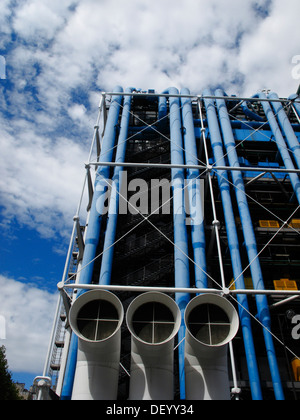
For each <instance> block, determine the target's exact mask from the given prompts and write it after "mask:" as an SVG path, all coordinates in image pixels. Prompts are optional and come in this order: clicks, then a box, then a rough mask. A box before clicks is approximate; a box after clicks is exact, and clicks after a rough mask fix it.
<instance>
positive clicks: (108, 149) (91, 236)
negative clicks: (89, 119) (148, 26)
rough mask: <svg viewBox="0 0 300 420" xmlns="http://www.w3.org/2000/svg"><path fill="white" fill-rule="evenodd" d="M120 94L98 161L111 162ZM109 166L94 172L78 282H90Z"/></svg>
mask: <svg viewBox="0 0 300 420" xmlns="http://www.w3.org/2000/svg"><path fill="white" fill-rule="evenodd" d="M115 92H120V93H122V92H123V89H122V88H121V87H117V88H115ZM121 102H122V96H115V97H114V98H113V101H112V103H111V105H110V108H109V114H108V118H107V123H106V128H105V134H104V138H103V142H102V150H101V154H100V159H99V160H100V162H111V161H112V158H113V155H114V146H115V142H116V135H117V129H118V119H119V114H120V106H121ZM109 173H110V168H109V167H108V166H103V167H101V166H100V167H99V168H98V170H97V174H96V181H95V188H94V196H93V201H92V207H91V213H90V218H89V225H88V228H87V234H86V239H85V248H84V254H83V261H82V271H81V277H80V282H81V283H82V284H90V283H91V282H92V276H93V270H94V264H93V262H92V261H93V260H94V258H95V256H96V251H97V246H98V242H99V237H100V230H101V222H102V214H103V209H104V203H105V199H106V192H107V189H108V183H107V181H108V179H109Z"/></svg>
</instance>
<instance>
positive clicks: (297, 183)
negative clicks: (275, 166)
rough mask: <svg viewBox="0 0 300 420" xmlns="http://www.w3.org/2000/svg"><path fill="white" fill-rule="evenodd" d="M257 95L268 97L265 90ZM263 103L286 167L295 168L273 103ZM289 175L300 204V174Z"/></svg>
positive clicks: (261, 97) (262, 97)
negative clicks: (273, 108)
mask: <svg viewBox="0 0 300 420" xmlns="http://www.w3.org/2000/svg"><path fill="white" fill-rule="evenodd" d="M256 96H258V98H260V99H267V96H266V94H265V93H264V92H260V93H258V95H256ZM261 104H262V107H263V109H264V112H265V114H266V117H267V119H268V121H269V124H270V127H271V130H272V132H273V134H274V137H275V141H276V143H277V147H278V150H279V153H280V155H281V157H282V160H283V163H284V166H285V167H286V169H292V170H294V169H295V166H294V164H293V161H292V159H291V156H290V153H289V151H288V149H287V146H286V143H285V141H284V138H283V135H282V133H281V131H280V128H279V125H278V123H277V121H276V118H275V115H274V113H273V111H272V108H271V105H270V104H269V102H266V101H263V102H262V103H261ZM289 177H290V180H291V184H292V186H293V189H294V192H295V195H296V197H297V199H298V202H299V204H300V179H299V176H298V174H295V173H290V174H289Z"/></svg>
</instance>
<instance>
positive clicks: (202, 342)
mask: <svg viewBox="0 0 300 420" xmlns="http://www.w3.org/2000/svg"><path fill="white" fill-rule="evenodd" d="M185 324H186V343H185V382H186V399H187V400H229V399H230V384H229V377H228V357H227V354H228V344H229V343H230V341H231V340H233V338H234V337H235V336H236V334H237V332H238V329H239V317H238V314H237V311H236V310H235V308H234V306H233V305H232V304H231V303H230V302H229V301H228V300H227V299H225V298H223V297H221V296H218V295H212V294H205V295H201V296H197V297H196V298H194V299H193V300H191V302H190V303H189V304H188V306H187V308H186V311H185Z"/></svg>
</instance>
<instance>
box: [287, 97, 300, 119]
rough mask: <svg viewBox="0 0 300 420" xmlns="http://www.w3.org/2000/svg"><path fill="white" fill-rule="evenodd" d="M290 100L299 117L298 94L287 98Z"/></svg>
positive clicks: (299, 102)
mask: <svg viewBox="0 0 300 420" xmlns="http://www.w3.org/2000/svg"><path fill="white" fill-rule="evenodd" d="M288 99H289V100H290V101H293V105H294V107H295V110H296V111H297V114H298V115H299V117H300V96H299V95H296V94H293V95H291V96H290V97H289V98H288Z"/></svg>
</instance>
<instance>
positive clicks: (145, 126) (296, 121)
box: [40, 87, 300, 400]
mask: <svg viewBox="0 0 300 420" xmlns="http://www.w3.org/2000/svg"><path fill="white" fill-rule="evenodd" d="M299 142H300V100H299V97H297V95H293V96H291V97H290V98H284V99H280V98H279V97H278V96H277V95H276V94H275V93H270V92H269V91H261V92H259V93H257V94H256V95H255V96H253V97H251V98H241V97H237V96H228V95H226V93H225V92H224V91H223V90H221V89H218V90H217V91H216V92H211V91H209V90H205V91H204V92H202V93H201V94H199V95H197V94H196V95H193V94H191V93H190V92H189V90H187V89H183V90H181V92H179V91H178V90H177V89H175V88H170V89H168V90H166V91H165V92H164V93H162V94H158V93H157V92H155V91H154V90H148V91H146V92H145V91H140V90H135V89H126V90H125V91H123V89H122V88H120V87H117V88H116V89H115V90H114V92H108V93H103V94H102V96H101V102H100V108H99V117H98V121H97V123H96V126H95V133H94V137H93V143H92V147H91V152H90V155H89V158H88V161H87V162H86V170H87V176H86V180H85V186H84V193H83V194H82V198H81V202H80V206H79V207H78V210H77V213H76V216H75V217H74V227H73V232H72V237H71V241H70V248H69V253H68V256H67V262H66V268H65V272H64V275H63V281H62V282H61V283H60V284H59V289H60V300H59V304H58V309H57V313H56V317H55V323H54V329H53V334H52V337H51V343H50V348H49V354H48V357H47V361H46V366H45V371H44V376H47V377H50V378H51V386H52V391H54V392H55V393H56V394H57V395H58V396H59V397H60V398H61V399H71V398H73V399H118V400H127V399H131V400H140V399H164V400H171V399H177V400H178V399H187V400H190V399H192V400H203V399H230V398H231V399H245V400H247V399H256V400H259V399H277V400H281V399H284V398H285V399H299V398H300V359H299V356H300V351H299V339H300V304H299V299H300V291H299V288H300V271H299V267H300V257H299V247H300V237H299V235H300V179H299V174H300V144H299ZM85 192H86V194H85ZM84 197H86V198H87V213H86V214H84V212H83V210H85V208H84V206H85V204H84ZM43 384H44V385H45V386H46V388H47V385H50V381H49V380H48V379H46V380H44V382H43ZM46 388H45V389H46ZM44 394H45V393H41V395H40V396H41V397H43V395H44Z"/></svg>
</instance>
